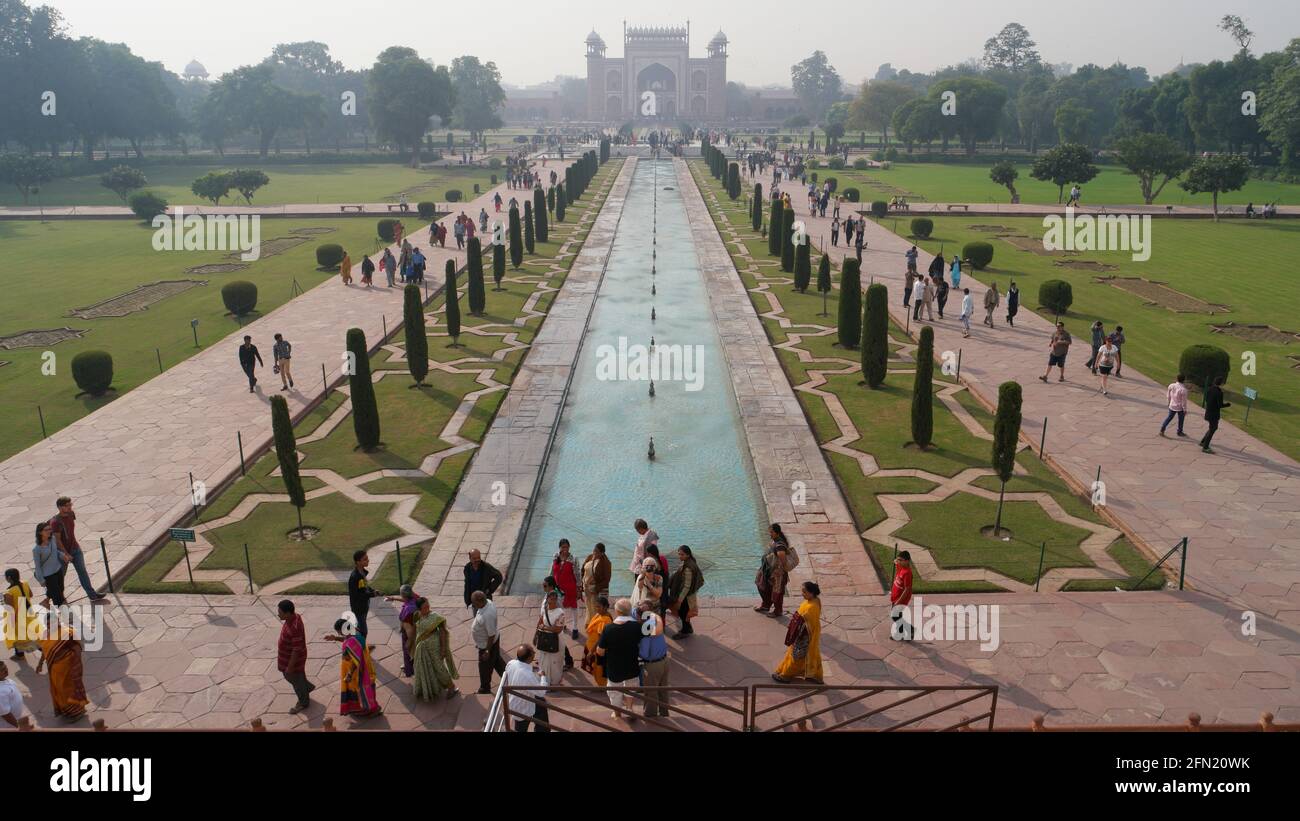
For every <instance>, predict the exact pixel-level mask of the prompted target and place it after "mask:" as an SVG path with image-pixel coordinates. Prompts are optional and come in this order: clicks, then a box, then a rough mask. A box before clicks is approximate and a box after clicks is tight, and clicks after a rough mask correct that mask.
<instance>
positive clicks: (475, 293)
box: [465, 237, 487, 316]
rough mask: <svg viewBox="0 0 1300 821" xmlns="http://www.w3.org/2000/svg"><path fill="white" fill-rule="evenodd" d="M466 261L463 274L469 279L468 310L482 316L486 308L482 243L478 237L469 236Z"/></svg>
mask: <svg viewBox="0 0 1300 821" xmlns="http://www.w3.org/2000/svg"><path fill="white" fill-rule="evenodd" d="M466 249H467V251H466V256H467V257H468V261H467V262H466V264H465V270H466V274H465V276H466V277H467V278H468V280H469V312H470V313H471V314H473V315H474V316H483V314H484V313H485V311H486V309H487V291H486V289H485V288H484V285H483V244H482V243H481V242H479V238H478V237H470V240H469V244H468V245H467V246H466Z"/></svg>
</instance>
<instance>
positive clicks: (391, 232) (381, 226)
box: [375, 217, 397, 242]
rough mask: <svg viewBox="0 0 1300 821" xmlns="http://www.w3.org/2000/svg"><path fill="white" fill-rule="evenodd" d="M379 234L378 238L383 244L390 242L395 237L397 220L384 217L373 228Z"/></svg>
mask: <svg viewBox="0 0 1300 821" xmlns="http://www.w3.org/2000/svg"><path fill="white" fill-rule="evenodd" d="M375 230H376V231H378V232H379V238H380V239H382V240H383V241H384V242H392V241H393V240H394V239H395V238H396V237H397V220H395V219H393V218H392V217H384V218H383V219H381V220H380V221H379V223H378V224H377V225H376V226H375Z"/></svg>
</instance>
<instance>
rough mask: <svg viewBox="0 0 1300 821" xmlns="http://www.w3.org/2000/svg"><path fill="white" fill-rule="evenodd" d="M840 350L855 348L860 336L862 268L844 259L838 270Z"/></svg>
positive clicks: (848, 259) (851, 259) (854, 262)
mask: <svg viewBox="0 0 1300 821" xmlns="http://www.w3.org/2000/svg"><path fill="white" fill-rule="evenodd" d="M837 330H838V336H839V343H840V347H842V348H850V349H852V348H856V347H858V342H859V340H860V338H861V336H862V266H861V264H860V263H859V262H858V260H857V257H845V258H844V267H843V268H841V269H840V315H839V322H838V326H837Z"/></svg>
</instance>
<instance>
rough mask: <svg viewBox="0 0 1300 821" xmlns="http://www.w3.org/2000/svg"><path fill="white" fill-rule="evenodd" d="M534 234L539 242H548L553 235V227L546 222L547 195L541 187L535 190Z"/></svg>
mask: <svg viewBox="0 0 1300 821" xmlns="http://www.w3.org/2000/svg"><path fill="white" fill-rule="evenodd" d="M533 223H534V228H533V233H534V235H535V236H536V237H537V241H538V242H546V241H547V240H548V239H549V238H550V235H551V226H550V225H549V224H548V223H547V221H546V195H545V194H543V193H542V187H541V186H540V185H539V186H537V187H536V188H534V189H533Z"/></svg>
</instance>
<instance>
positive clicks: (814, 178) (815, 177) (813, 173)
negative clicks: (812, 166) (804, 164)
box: [809, 171, 817, 182]
mask: <svg viewBox="0 0 1300 821" xmlns="http://www.w3.org/2000/svg"><path fill="white" fill-rule="evenodd" d="M809 179H811V180H812V181H813V182H817V172H816V171H814V172H812V176H811V177H809Z"/></svg>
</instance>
